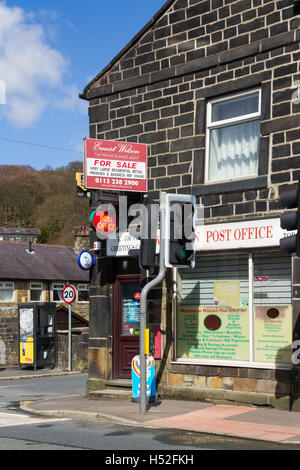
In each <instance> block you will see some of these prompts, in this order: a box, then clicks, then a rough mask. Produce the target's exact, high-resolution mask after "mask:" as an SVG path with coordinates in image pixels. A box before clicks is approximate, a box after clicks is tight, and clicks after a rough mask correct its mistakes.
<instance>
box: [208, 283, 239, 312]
mask: <svg viewBox="0 0 300 470" xmlns="http://www.w3.org/2000/svg"><path fill="white" fill-rule="evenodd" d="M240 297H241V295H240V281H225V282H224V281H223V282H214V303H215V305H222V306H223V305H230V306H231V307H237V306H240Z"/></svg>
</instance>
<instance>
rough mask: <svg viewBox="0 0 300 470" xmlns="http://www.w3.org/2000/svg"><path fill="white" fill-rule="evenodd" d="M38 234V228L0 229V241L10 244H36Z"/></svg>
mask: <svg viewBox="0 0 300 470" xmlns="http://www.w3.org/2000/svg"><path fill="white" fill-rule="evenodd" d="M39 233H40V229H38V228H21V227H18V228H11V227H0V241H10V242H29V241H32V242H33V243H34V242H36V240H37V236H38V235H39Z"/></svg>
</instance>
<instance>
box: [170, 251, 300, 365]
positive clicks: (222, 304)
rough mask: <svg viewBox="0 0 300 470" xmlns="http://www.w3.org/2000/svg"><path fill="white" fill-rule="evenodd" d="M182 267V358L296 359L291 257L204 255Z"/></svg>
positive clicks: (211, 360) (276, 361) (220, 361)
mask: <svg viewBox="0 0 300 470" xmlns="http://www.w3.org/2000/svg"><path fill="white" fill-rule="evenodd" d="M181 271H182V272H180V273H179V278H178V280H179V283H178V285H179V291H178V306H177V323H176V338H177V340H176V357H177V360H179V361H188V362H200V363H209V364H216V363H217V364H221V365H222V364H227V363H229V364H231V365H240V364H241V365H247V366H249V365H251V364H252V365H253V366H255V367H268V366H270V364H276V365H278V364H281V365H284V367H286V366H287V365H288V364H290V363H291V358H292V278H291V275H292V273H291V258H290V256H286V255H284V254H281V253H268V254H266V253H264V254H253V255H252V254H230V255H229V254H228V255H218V256H201V258H199V259H198V260H197V264H196V267H195V268H194V269H193V270H181Z"/></svg>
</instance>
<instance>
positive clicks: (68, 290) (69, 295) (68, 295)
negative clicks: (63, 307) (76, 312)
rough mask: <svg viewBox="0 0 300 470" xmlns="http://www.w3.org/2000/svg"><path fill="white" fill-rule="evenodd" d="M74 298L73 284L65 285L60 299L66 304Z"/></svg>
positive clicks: (70, 302)
mask: <svg viewBox="0 0 300 470" xmlns="http://www.w3.org/2000/svg"><path fill="white" fill-rule="evenodd" d="M75 298H76V292H75V289H74V287H73V286H66V287H65V288H64V290H63V293H62V299H63V301H64V302H65V303H66V304H72V303H73V302H74V300H75Z"/></svg>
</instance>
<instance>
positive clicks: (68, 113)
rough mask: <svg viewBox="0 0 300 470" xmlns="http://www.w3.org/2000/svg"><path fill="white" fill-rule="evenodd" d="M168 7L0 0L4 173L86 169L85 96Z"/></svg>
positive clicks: (156, 2) (119, 1)
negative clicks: (9, 168)
mask: <svg viewBox="0 0 300 470" xmlns="http://www.w3.org/2000/svg"><path fill="white" fill-rule="evenodd" d="M164 3H165V0H110V1H107V0H5V1H4V0H0V165H29V166H31V167H33V168H35V169H36V170H41V169H43V168H47V167H51V168H53V169H55V168H58V167H62V166H66V165H68V163H70V162H72V161H82V160H83V152H82V148H83V139H84V138H85V137H88V133H89V130H88V129H89V122H88V103H87V102H85V101H83V100H81V99H79V97H78V95H79V93H81V92H82V91H83V89H84V87H85V86H86V85H87V84H88V83H89V82H90V81H91V80H92V79H93V78H94V77H95V76H96V75H97V74H98V73H99V72H100V71H101V70H102V69H103V68H104V67H105V66H106V65H107V64H108V63H109V62H110V61H111V60H112V59H113V58H114V57H115V56H116V55H117V54H118V53H119V52H120V51H121V49H123V47H124V46H125V45H126V44H127V43H128V42H129V41H130V40H131V39H132V38H133V37H134V36H135V34H136V33H138V32H139V31H140V29H142V28H143V26H145V24H146V23H148V21H149V20H150V19H151V18H152V17H153V15H154V14H155V13H156V12H157V11H158V10H159V9H160V8H161V7H162V5H163V4H164ZM28 144H33V145H28Z"/></svg>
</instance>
